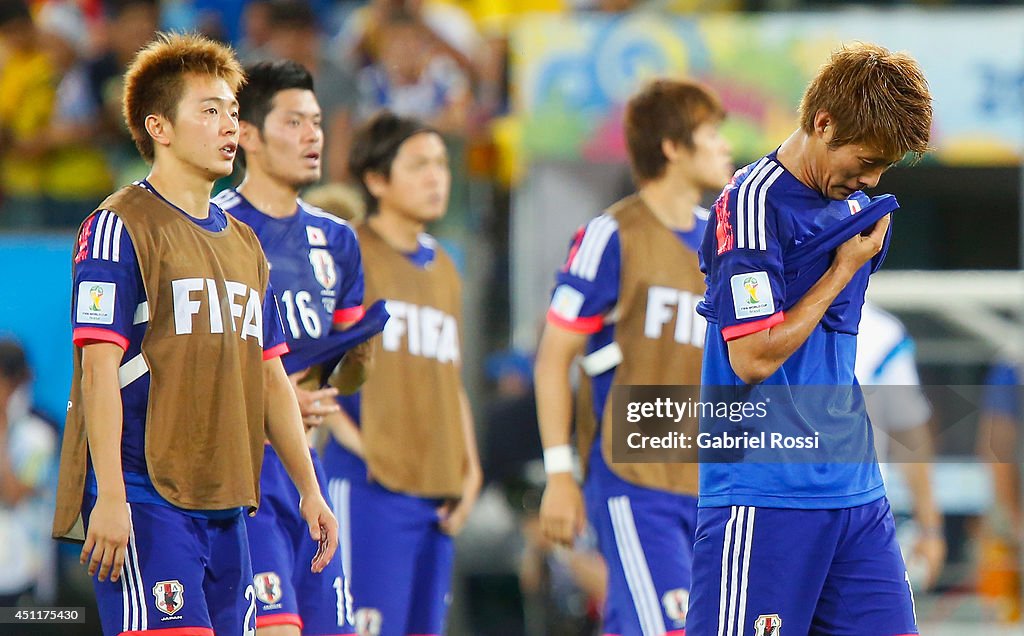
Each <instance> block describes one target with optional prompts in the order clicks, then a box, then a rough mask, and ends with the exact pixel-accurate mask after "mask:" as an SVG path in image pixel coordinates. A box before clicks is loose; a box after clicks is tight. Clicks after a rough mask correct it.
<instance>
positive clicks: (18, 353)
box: [0, 338, 31, 384]
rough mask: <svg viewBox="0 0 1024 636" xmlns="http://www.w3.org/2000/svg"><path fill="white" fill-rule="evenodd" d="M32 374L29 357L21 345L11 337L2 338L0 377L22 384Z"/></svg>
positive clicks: (0, 341)
mask: <svg viewBox="0 0 1024 636" xmlns="http://www.w3.org/2000/svg"><path fill="white" fill-rule="evenodd" d="M30 375H31V373H30V372H29V368H28V359H27V358H26V357H25V350H24V349H22V348H21V345H20V344H18V343H17V342H15V341H14V340H11V339H9V338H3V339H0V378H4V379H5V380H9V381H11V382H13V383H14V384H21V383H23V382H25V381H26V380H28V379H29V376H30Z"/></svg>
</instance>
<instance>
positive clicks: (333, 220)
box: [299, 199, 356, 240]
mask: <svg viewBox="0 0 1024 636" xmlns="http://www.w3.org/2000/svg"><path fill="white" fill-rule="evenodd" d="M299 214H300V215H301V216H302V221H303V222H304V223H305V224H306V226H307V227H317V228H320V229H321V230H323V231H324V232H325V233H327V235H328V236H338V237H341V239H342V240H349V239H351V240H355V238H356V232H355V228H354V227H353V226H352V224H351V223H349V222H348V221H346V220H345V219H342V218H340V217H338V216H335V215H334V214H331V213H330V212H327V211H326V210H323V209H321V208H318V207H317V206H315V205H313V204H312V203H308V202H306V201H303V200H302V199H299Z"/></svg>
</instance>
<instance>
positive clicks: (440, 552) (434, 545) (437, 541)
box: [407, 523, 455, 634]
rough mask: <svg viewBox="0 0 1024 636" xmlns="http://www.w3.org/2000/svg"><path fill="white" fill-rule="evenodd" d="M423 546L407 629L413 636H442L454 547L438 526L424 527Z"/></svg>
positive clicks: (430, 524)
mask: <svg viewBox="0 0 1024 636" xmlns="http://www.w3.org/2000/svg"><path fill="white" fill-rule="evenodd" d="M421 545H422V548H421V549H420V551H419V554H417V555H416V571H415V573H414V575H413V592H412V603H411V605H410V607H409V618H408V622H407V627H408V630H409V632H410V633H412V634H441V633H442V631H443V629H444V624H445V617H446V616H447V614H448V607H449V605H450V602H451V589H452V568H453V566H454V563H455V544H454V542H453V541H452V538H451V537H450V536H448V535H446V534H444V533H443V532H441V530H440V528H438V526H437V524H436V523H429V524H425V525H424V527H423V541H422V543H421Z"/></svg>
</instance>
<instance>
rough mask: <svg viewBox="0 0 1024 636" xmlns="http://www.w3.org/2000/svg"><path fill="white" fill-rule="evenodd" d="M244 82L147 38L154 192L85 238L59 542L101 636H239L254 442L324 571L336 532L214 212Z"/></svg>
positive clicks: (251, 271)
mask: <svg viewBox="0 0 1024 636" xmlns="http://www.w3.org/2000/svg"><path fill="white" fill-rule="evenodd" d="M242 82H243V73H242V68H241V66H240V65H239V64H238V62H237V60H236V59H235V58H234V56H233V55H232V53H231V51H230V49H227V48H225V47H223V46H221V45H219V44H216V43H214V42H212V41H210V40H207V39H205V38H202V37H199V36H186V35H161V36H160V37H158V38H157V39H156V40H154V41H153V42H152V43H151V44H149V45H148V46H147V47H146V48H144V49H142V50H141V51H140V52H139V54H138V56H137V57H136V59H135V61H134V62H133V63H132V65H131V67H130V68H129V70H128V73H127V75H126V78H125V95H124V113H125V119H126V120H127V123H128V127H129V128H130V130H131V132H132V136H133V138H134V140H135V143H136V145H137V146H138V149H139V152H140V154H141V155H142V156H143V157H144V158H145V159H146V160H148V161H151V162H152V170H151V171H150V173H149V176H148V177H147V178H146V179H145V180H143V181H140V182H137V183H135V184H132V185H130V186H126V187H125V188H122V189H121V190H119V191H117V192H116V193H114V194H113V195H111V196H110V197H108V198H107V199H106V201H104V202H103V203H102V204H101V205H100V207H99V209H98V210H97V211H96V212H94V213H93V214H92V215H90V216H89V217H88V218H87V219H86V221H85V222H84V223H83V224H82V228H81V230H80V233H79V237H78V245H77V250H76V254H75V257H74V261H75V262H74V268H73V280H74V283H73V284H74V287H73V290H74V291H73V294H72V298H73V300H72V320H73V326H74V341H75V346H76V348H75V359H74V362H75V372H74V377H73V380H72V389H71V397H70V400H69V403H68V404H69V406H68V417H67V424H66V428H65V433H64V446H63V450H62V456H61V470H60V483H59V486H58V499H57V513H56V515H55V520H54V536H55V537H58V538H78V539H79V540H80V539H81V538H82V536H83V535H82V534H81V530H80V529H79V528H78V523H79V522H80V521H81V522H84V529H85V534H84V539H85V545H84V546H83V549H82V557H81V558H82V562H83V563H85V562H88V564H89V566H88V571H89V574H90V576H92V575H95V577H96V578H95V585H94V587H95V590H96V597H97V604H98V606H99V611H100V616H101V621H102V627H103V632H104V633H105V634H108V635H110V634H122V633H132V634H136V633H141V632H145V631H149V630H160V629H168V628H173V630H174V631H176V632H178V633H188V634H196V635H201V634H207V635H212V634H214V633H217V634H241V633H251V631H252V630H253V629H254V628H255V627H254V622H255V621H254V618H255V614H256V605H255V601H256V597H255V593H254V589H253V579H252V570H251V566H250V561H249V547H248V542H247V540H246V532H245V522H244V521H243V518H242V514H243V511H248V512H250V513H251V512H253V511H254V510H255V508H256V507H257V505H258V504H259V474H260V466H261V463H262V460H263V445H264V439H265V438H267V439H269V440H270V442H271V443H272V444H273V446H274V451H275V453H276V454H277V456H278V457H279V458H280V460H281V464H282V465H283V466H284V467H285V469H286V470H287V472H288V475H289V476H290V477H291V479H292V480H293V481H294V482H295V485H296V487H297V488H298V491H299V493H300V503H299V508H300V514H301V516H302V518H303V520H304V521H305V523H306V525H307V527H308V533H309V536H310V537H311V539H312V540H315V541H319V542H320V550H319V551H318V552H317V554H316V556H315V558H313V560H312V562H311V564H310V566H309V567H311V568H312V569H313V570H314V571H320V570H322V569H323V568H324V567H325V566H326V565H327V564H328V563H329V562H330V560H331V557H332V556H333V554H334V549H335V547H336V542H337V538H336V537H337V522H336V521H335V519H334V516H333V515H332V513H331V510H330V507H329V506H328V504H327V502H326V501H325V500H324V498H323V496H321V494H320V489H319V487H318V485H317V480H316V474H315V472H314V470H313V465H312V462H311V461H310V456H309V450H308V448H307V447H306V443H305V438H304V436H303V428H302V421H301V415H300V413H299V409H298V405H297V404H296V400H295V394H294V392H293V391H292V387H291V383H290V382H289V380H288V376H287V375H285V372H284V368H283V366H282V364H281V361H280V355H281V354H282V353H283V352H285V351H286V350H287V344H286V343H285V341H284V334H283V333H282V332H281V325H280V318H279V315H278V310H277V305H276V302H275V301H274V297H273V292H272V290H271V288H270V285H269V272H268V267H267V263H266V258H265V257H264V255H263V251H262V250H261V249H260V245H259V241H258V240H257V239H256V236H255V235H254V234H253V233H252V231H251V230H250V229H249V228H248V227H247V226H246V225H244V224H242V223H240V222H239V221H237V220H235V219H234V218H232V217H231V216H229V215H226V214H225V213H224V211H223V210H221V209H220V208H219V207H218V206H217V205H214V204H212V203H211V202H210V191H211V189H212V187H213V182H214V181H215V180H216V179H218V178H221V177H224V176H227V175H228V174H230V173H231V169H232V163H233V161H234V158H235V150H236V148H237V144H238V142H237V138H238V112H237V111H238V104H237V102H236V101H235V91H236V90H237V89H238V87H239V86H240V85H241V83H242Z"/></svg>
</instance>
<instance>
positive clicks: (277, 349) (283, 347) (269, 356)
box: [263, 342, 289, 360]
mask: <svg viewBox="0 0 1024 636" xmlns="http://www.w3.org/2000/svg"><path fill="white" fill-rule="evenodd" d="M288 351H289V349H288V343H287V342H282V343H281V344H279V345H276V346H273V347H271V348H269V349H266V350H264V351H263V359H264V360H273V359H274V358H279V357H281V356H283V355H284V354H286V353H288Z"/></svg>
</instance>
